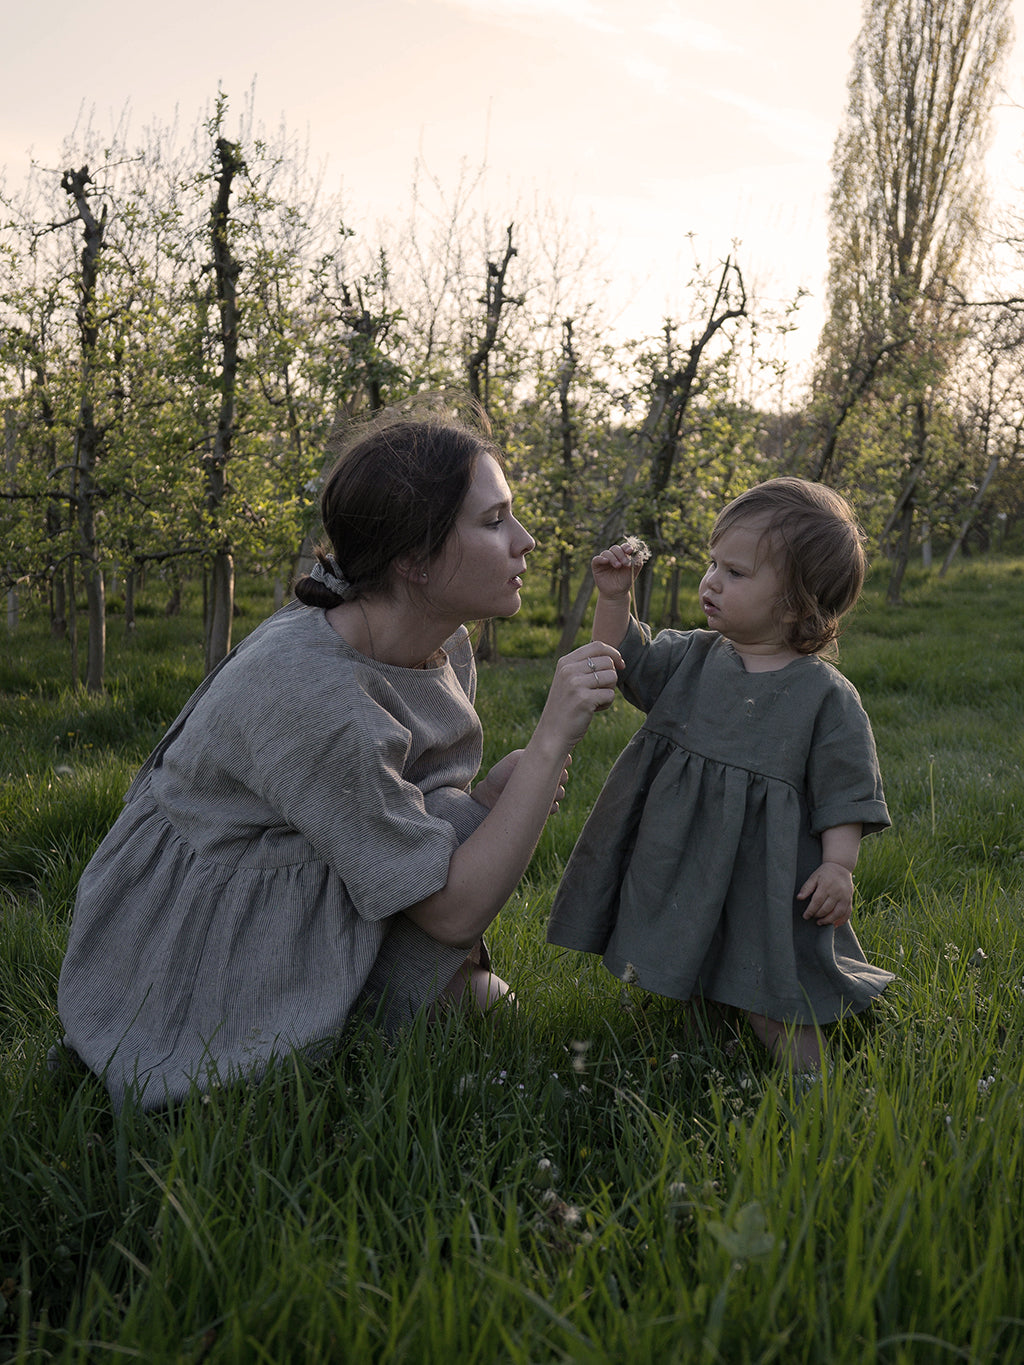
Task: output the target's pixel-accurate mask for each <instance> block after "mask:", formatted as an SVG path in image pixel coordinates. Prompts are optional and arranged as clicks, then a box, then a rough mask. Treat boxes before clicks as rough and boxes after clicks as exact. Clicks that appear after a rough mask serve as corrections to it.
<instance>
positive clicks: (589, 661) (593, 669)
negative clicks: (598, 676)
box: [587, 655, 597, 673]
mask: <svg viewBox="0 0 1024 1365" xmlns="http://www.w3.org/2000/svg"><path fill="white" fill-rule="evenodd" d="M587 667H588V668H589V669H590V671H591V673H596V672H597V667H596V665H595V664H594V661H593V659H591V658H590V657H589V655H588V657H587Z"/></svg>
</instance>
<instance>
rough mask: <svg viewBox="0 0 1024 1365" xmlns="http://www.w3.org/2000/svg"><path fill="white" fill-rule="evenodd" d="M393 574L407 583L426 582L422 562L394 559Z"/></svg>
mask: <svg viewBox="0 0 1024 1365" xmlns="http://www.w3.org/2000/svg"><path fill="white" fill-rule="evenodd" d="M393 567H394V570H395V573H396V574H397V575H398V577H399V578H404V579H405V581H406V582H407V583H413V584H423V583H426V581H427V570H426V567H425V566H424V564H423V561H422V560H418V559H406V558H402V559H396V560H394V561H393Z"/></svg>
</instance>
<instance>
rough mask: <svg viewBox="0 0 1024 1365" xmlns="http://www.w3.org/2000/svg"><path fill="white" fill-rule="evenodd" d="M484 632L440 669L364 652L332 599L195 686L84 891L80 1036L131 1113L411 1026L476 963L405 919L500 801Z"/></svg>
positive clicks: (65, 972)
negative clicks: (490, 767) (493, 799)
mask: <svg viewBox="0 0 1024 1365" xmlns="http://www.w3.org/2000/svg"><path fill="white" fill-rule="evenodd" d="M475 686H476V672H475V665H474V661H473V653H472V647H471V644H470V641H469V637H468V635H467V633H466V631H465V630H464V629H463V630H460V631H459V632H458V633H457V634H456V635H455V636H453V637H452V638H451V640H449V641H448V642H447V644H446V657H445V658H444V660H443V662H441V663H440V664H438V665H437V666H435V667H430V668H426V669H410V668H398V667H393V666H390V665H386V664H379V663H376V662H374V661H373V660H371V659H368V658H366V657H365V656H363V655H362V654H359V653H358V652H357V651H356V650H353V649H352V648H351V647H350V646H349V645H347V644H346V643H345V641H344V640H342V639H341V637H340V636H339V635H338V634H337V633H336V632H335V631H334V630H332V629H331V626H330V625H329V623H328V622H327V620H326V618H325V616H324V613H323V612H322V611H320V610H318V609H316V608H312V607H301V606H297V605H292V606H290V607H286V608H285V609H284V610H283V611H280V612H278V613H276V614H275V615H274V616H272V617H271V618H270V619H269V620H267V621H265V622H264V623H263V624H262V625H261V626H259V627H258V628H257V629H256V630H255V631H254V632H253V633H252V635H250V636H249V637H248V638H247V639H245V640H243V641H242V643H241V644H240V645H239V646H238V647H237V648H236V649H235V650H234V651H233V652H232V653H231V654H230V655H229V656H228V658H227V659H226V660H225V661H224V662H223V663H222V664H221V665H220V667H219V669H217V670H216V671H215V672H214V673H213V674H211V675H210V677H208V678H207V679H206V680H205V682H204V683H203V684H202V686H201V687H200V688H199V690H198V691H197V692H196V693H195V695H194V696H193V697H192V698H191V699H190V701H189V702H188V704H187V705H186V707H185V709H184V710H183V711H182V713H181V715H180V716H179V717H178V718H177V720H176V721H175V722H174V724H173V725H172V726H171V728H170V730H169V731H168V733H167V735H166V736H165V737H164V739H163V741H162V742H161V744H160V745H159V746H158V747H157V749H156V750H155V751H154V753H153V754H152V755H151V756H150V758H149V759H148V760H147V762H146V764H145V765H144V767H143V768H142V770H141V772H140V773H139V775H138V776H137V778H136V779H135V781H134V783H133V784H132V786H131V788H130V790H129V793H128V795H127V797H126V798H125V802H126V804H125V807H124V809H123V811H122V812H121V814H120V816H119V817H118V819H117V821H116V823H115V824H114V826H113V828H112V829H111V830H110V832H109V834H108V835H107V837H106V838H105V839H104V840H103V842H102V844H101V845H100V847H99V849H98V850H97V852H96V854H95V856H94V857H93V859H92V861H91V862H90V863H89V865H88V867H87V868H86V870H85V872H84V874H83V876H82V879H81V882H80V884H79V888H78V894H77V899H76V903H75V911H74V917H73V921H72V925H71V931H70V937H69V942H68V949H67V955H66V957H65V959H64V963H63V966H62V969H61V974H60V982H59V987H58V998H57V1003H58V1009H59V1012H60V1016H61V1020H62V1023H63V1025H64V1029H65V1033H66V1036H65V1040H64V1041H65V1044H66V1045H67V1046H68V1047H70V1048H71V1049H72V1050H73V1051H74V1052H76V1053H77V1054H78V1055H79V1056H80V1057H81V1059H82V1060H83V1061H84V1062H85V1063H86V1064H87V1065H88V1066H89V1067H90V1068H91V1069H92V1070H94V1071H95V1072H97V1073H98V1074H101V1075H103V1077H104V1079H105V1081H106V1083H107V1086H108V1088H109V1090H110V1092H111V1095H112V1097H113V1099H114V1102H115V1104H116V1105H118V1106H120V1104H121V1103H122V1102H123V1100H124V1098H125V1095H126V1093H127V1092H128V1090H129V1089H132V1090H134V1092H135V1094H136V1096H137V1098H138V1099H139V1102H140V1103H141V1104H142V1105H143V1106H144V1107H147V1108H148V1107H155V1106H158V1105H162V1104H164V1103H166V1102H168V1101H171V1100H175V1099H177V1098H180V1097H181V1096H182V1095H184V1094H185V1093H186V1092H187V1090H188V1088H189V1085H190V1082H192V1081H193V1080H194V1081H195V1082H196V1083H197V1084H198V1085H199V1086H200V1087H201V1088H203V1087H206V1086H208V1085H210V1084H212V1083H214V1082H215V1081H220V1082H227V1081H229V1080H233V1079H236V1078H238V1077H240V1076H256V1075H259V1074H260V1073H261V1072H262V1071H263V1070H264V1069H265V1067H266V1065H267V1064H268V1062H269V1061H270V1059H271V1058H273V1057H274V1056H277V1055H280V1054H281V1053H282V1052H287V1051H289V1050H291V1049H296V1048H298V1049H305V1050H310V1051H314V1052H315V1051H317V1050H319V1049H322V1048H324V1047H330V1046H331V1045H332V1044H334V1043H335V1042H336V1040H337V1038H338V1035H339V1034H340V1032H341V1030H342V1029H343V1027H344V1025H345V1022H346V1020H347V1019H348V1017H349V1014H350V1012H351V1011H352V1009H353V1006H354V1005H355V1004H356V1003H357V1002H360V1003H363V1002H365V1003H366V1004H368V1006H370V1007H371V1008H372V1007H374V1006H379V1007H380V1013H381V1017H382V1020H383V1022H384V1023H385V1026H388V1027H394V1026H395V1025H397V1024H398V1023H400V1022H402V1021H403V1020H406V1019H408V1018H409V1017H410V1016H411V1014H412V1013H413V1012H414V1011H415V1010H416V1009H417V1008H418V1007H419V1006H420V1005H422V1004H424V1003H425V1002H427V1001H429V1000H431V999H433V998H434V996H435V995H436V993H437V991H438V990H439V989H440V988H442V987H443V986H444V985H445V984H446V983H447V982H448V981H449V980H450V979H451V977H452V976H453V975H454V973H455V971H456V970H457V969H458V967H459V965H460V963H462V962H463V961H464V960H465V957H466V952H465V950H464V949H457V948H450V947H445V946H443V945H441V944H439V943H437V942H435V941H434V940H433V939H431V938H429V937H428V936H427V935H426V934H424V933H422V932H421V931H420V930H419V929H417V928H415V926H414V925H413V924H412V923H411V921H409V920H407V919H406V918H405V917H404V916H403V915H401V914H399V913H397V912H399V911H401V910H402V909H404V908H405V907H407V906H409V905H412V904H414V903H415V902H417V901H419V900H422V899H423V898H424V897H425V896H428V895H430V894H431V893H432V892H434V891H437V890H439V889H440V888H441V887H443V886H444V885H445V883H446V881H447V879H448V865H449V862H450V861H451V857H452V854H453V853H454V851H455V849H456V847H457V846H458V844H459V843H460V842H461V841H463V840H464V839H466V838H468V836H469V835H470V834H471V833H472V832H473V830H474V829H476V828H477V826H478V825H479V823H480V821H481V820H482V819H483V818H484V816H485V815H486V813H487V812H486V810H485V809H484V808H483V807H482V806H480V805H479V804H478V803H477V802H476V801H474V800H473V799H472V797H471V796H470V795H469V784H470V782H471V781H472V779H473V778H474V776H475V775H476V772H477V770H478V768H479V765H480V758H481V748H482V738H481V731H480V722H479V719H478V717H477V714H476V711H475V710H474V707H473V700H474V694H475Z"/></svg>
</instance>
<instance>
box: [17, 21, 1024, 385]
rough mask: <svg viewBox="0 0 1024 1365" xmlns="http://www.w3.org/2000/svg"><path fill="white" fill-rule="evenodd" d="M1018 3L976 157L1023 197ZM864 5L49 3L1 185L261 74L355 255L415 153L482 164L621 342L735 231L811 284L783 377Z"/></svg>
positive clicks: (814, 326) (443, 167) (186, 114)
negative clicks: (549, 239)
mask: <svg viewBox="0 0 1024 1365" xmlns="http://www.w3.org/2000/svg"><path fill="white" fill-rule="evenodd" d="M1012 8H1013V12H1014V16H1015V19H1016V26H1017V32H1018V34H1019V35H1020V37H1019V40H1018V43H1017V45H1016V47H1015V49H1014V51H1013V52H1012V53H1011V57H1010V60H1009V62H1008V64H1007V67H1006V72H1005V84H1006V86H1007V97H1006V99H1005V101H1004V104H1005V106H1006V107H1004V108H1003V109H1002V110H1001V111H1000V115H999V132H998V136H997V138H996V140H995V144H994V149H993V153H992V158H991V162H990V165H991V169H992V177H993V181H994V189H995V190H996V192H997V193H998V194H1001V195H1003V196H1005V197H1007V198H1009V197H1011V195H1012V194H1014V193H1015V195H1016V199H1017V202H1018V203H1020V201H1021V197H1022V193H1024V160H1022V153H1024V109H1022V108H1021V106H1022V105H1024V79H1022V76H1024V55H1022V54H1024V0H1013V5H1012ZM860 16H861V4H860V0H771V3H766V0H717V3H715V4H707V3H704V4H698V3H695V2H694V0H331V3H327V2H326V0H293V3H291V4H281V3H280V0H275V2H274V3H268V0H247V3H246V4H245V5H242V4H240V3H237V2H236V0H176V3H174V4H171V5H162V6H159V7H158V6H149V5H140V4H138V0H130V2H129V0H92V3H90V4H88V5H84V4H81V3H71V0H50V2H49V3H42V4H38V5H33V6H27V5H24V6H18V7H16V8H10V9H9V12H8V13H7V14H6V15H5V21H4V29H5V32H4V42H3V46H2V49H0V92H2V93H0V101H2V109H3V118H2V120H0V167H2V168H4V169H3V171H2V174H3V176H4V179H5V181H6V184H7V187H8V188H9V189H13V188H14V187H15V186H16V185H17V184H19V183H20V182H21V180H22V179H23V177H24V175H25V172H26V169H27V167H28V164H29V160H30V158H31V157H34V158H35V159H36V160H37V161H38V162H39V163H41V164H42V165H44V166H48V167H59V165H60V163H61V144H62V142H63V140H64V138H65V137H66V136H67V135H68V134H70V133H71V132H72V131H73V129H74V128H75V125H76V123H77V122H80V121H83V122H84V121H88V120H89V119H91V121H92V124H93V127H94V128H96V129H97V130H98V131H100V132H104V131H107V130H109V129H110V128H112V127H113V126H115V125H116V124H117V123H118V122H119V120H120V119H121V117H122V115H123V114H124V112H125V110H126V108H127V109H128V110H129V117H130V124H129V127H130V136H129V142H130V143H131V142H133V141H138V142H142V141H144V137H143V134H144V131H145V129H146V127H147V125H149V124H152V123H157V124H168V123H170V122H171V121H172V119H173V118H174V117H175V111H177V118H178V123H179V126H180V127H181V129H182V130H183V136H186V135H188V134H189V133H190V132H191V130H192V129H193V128H194V127H195V126H196V125H197V123H198V122H199V120H200V118H201V117H202V116H204V115H205V114H206V113H208V112H209V110H210V108H211V106H212V104H213V101H214V99H215V97H216V94H217V89H218V86H220V87H221V88H222V89H223V91H224V92H225V93H226V95H227V96H228V98H229V100H230V108H231V111H232V113H235V114H238V115H240V114H241V111H242V109H243V107H244V105H245V102H246V100H247V98H248V95H249V91H250V89H251V88H253V85H254V82H255V86H254V88H255V112H256V119H257V122H258V123H262V124H263V125H265V127H266V128H267V129H268V130H269V131H273V130H275V129H276V128H278V127H279V126H280V125H281V124H282V123H283V125H284V126H285V128H286V129H287V130H288V131H289V132H290V133H292V134H296V135H298V136H299V137H300V138H302V139H303V140H306V141H308V146H309V150H310V159H311V163H312V164H313V165H314V166H315V167H318V168H322V169H323V172H324V188H325V189H336V188H340V189H341V190H342V192H343V195H344V201H345V204H346V217H347V220H348V221H349V222H350V225H351V226H353V227H355V228H356V229H357V230H358V231H360V233H361V234H364V235H365V236H366V237H367V239H368V240H369V241H370V242H371V243H372V240H373V236H374V225H375V224H376V223H377V222H379V221H383V220H386V219H388V218H394V217H395V216H396V215H402V214H403V213H405V212H407V210H408V203H409V198H410V187H411V184H412V179H413V168H414V164H415V162H416V159H417V158H420V159H421V161H422V162H423V163H424V165H425V166H426V167H427V168H428V170H429V171H430V173H431V174H432V175H434V176H435V177H437V178H438V179H440V181H441V182H442V184H447V185H450V186H451V187H452V188H454V185H455V183H456V182H457V180H458V175H459V167H460V164H461V165H466V166H470V167H478V166H481V165H483V164H486V177H485V185H484V192H485V194H486V198H487V202H488V204H489V206H490V208H491V209H492V210H493V212H494V214H495V216H496V221H502V222H503V221H506V220H507V217H508V216H511V215H510V213H509V210H510V208H514V207H515V205H516V204H517V203H522V202H524V201H527V200H528V201H530V202H533V201H534V200H537V199H539V200H543V201H545V202H548V203H550V204H551V205H553V206H554V207H555V208H556V210H557V211H558V213H559V214H560V215H561V216H562V217H563V218H567V219H569V220H570V221H572V222H574V223H578V224H580V230H581V234H582V235H585V236H587V237H589V238H592V239H593V238H596V240H597V246H598V254H599V256H600V258H601V260H600V263H601V267H602V268H601V274H602V276H603V277H604V278H605V279H607V281H608V284H607V286H606V291H605V292H606V293H607V296H608V297H607V302H606V313H607V315H608V316H609V318H614V319H617V320H618V325H619V326H620V327H621V328H622V329H624V330H627V331H629V332H630V333H633V334H635V333H640V332H645V333H649V334H651V333H655V332H657V331H658V329H659V327H660V324H661V320H662V318H663V317H664V316H666V315H668V314H672V313H673V312H675V311H676V309H677V307H678V301H679V298H680V293H681V290H682V288H683V285H684V283H685V280H686V279H687V277H688V275H689V272H690V270H691V268H692V262H693V259H694V252H695V250H696V251H697V252H698V253H699V254H700V256H701V257H702V258H703V259H705V260H708V261H709V262H712V263H713V262H714V261H716V260H721V259H724V257H725V256H726V255H727V254H728V253H729V252H730V251H731V250H732V249H733V243H734V242H738V244H739V245H738V248H737V251H738V259H739V261H740V263H741V266H742V267H743V270H744V274H745V276H746V278H747V281H748V284H749V285H750V286H751V287H752V288H754V289H755V290H756V291H757V292H758V293H759V294H760V295H762V296H763V297H764V298H765V299H766V300H769V301H782V300H784V299H786V298H790V297H792V296H793V294H794V293H795V291H796V289H797V287H798V286H802V287H804V288H806V289H808V290H809V291H810V293H811V298H810V300H809V301H808V303H807V304H805V305H804V307H803V308H802V309H801V312H800V314H799V329H798V334H797V335H796V336H795V338H794V340H793V341H792V343H791V345H792V347H793V351H792V359H793V361H794V362H795V363H797V364H798V363H799V361H800V359H801V356H803V355H806V354H809V352H810V350H811V349H812V348H813V345H814V342H815V340H816V336H817V330H818V328H819V326H820V321H821V312H820V307H821V299H822V294H823V284H824V274H825V269H826V213H827V206H828V196H829V186H830V172H829V159H830V156H831V152H832V146H833V141H834V138H835V134H836V130H837V128H838V125H839V121H840V119H841V117H842V114H843V110H844V107H845V103H846V78H847V75H848V73H849V68H850V54H851V46H852V44H853V41H854V39H855V37H856V35H857V30H858V28H859V25H860ZM1014 106H1016V107H1014ZM227 131H228V132H229V134H230V133H232V132H233V131H234V130H233V127H232V117H231V115H230V114H229V118H228V126H227ZM688 234H692V239H691V238H690V237H689V236H688ZM499 246H500V243H495V248H494V249H495V250H497V249H498V248H499Z"/></svg>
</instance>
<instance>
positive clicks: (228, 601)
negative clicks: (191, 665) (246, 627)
mask: <svg viewBox="0 0 1024 1365" xmlns="http://www.w3.org/2000/svg"><path fill="white" fill-rule="evenodd" d="M209 602H210V605H209V612H208V616H207V627H206V671H207V673H209V672H210V670H211V669H213V668H215V667H216V666H217V664H219V663H220V661H221V660H222V659H223V658H224V657H225V655H227V654H228V653H229V651H230V649H231V620H232V616H233V615H234V608H235V565H234V561H233V560H232V558H231V555H230V554H228V553H227V552H226V551H224V550H220V551H218V552H217V554H215V555H214V557H213V564H212V565H211V569H210V599H209Z"/></svg>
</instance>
